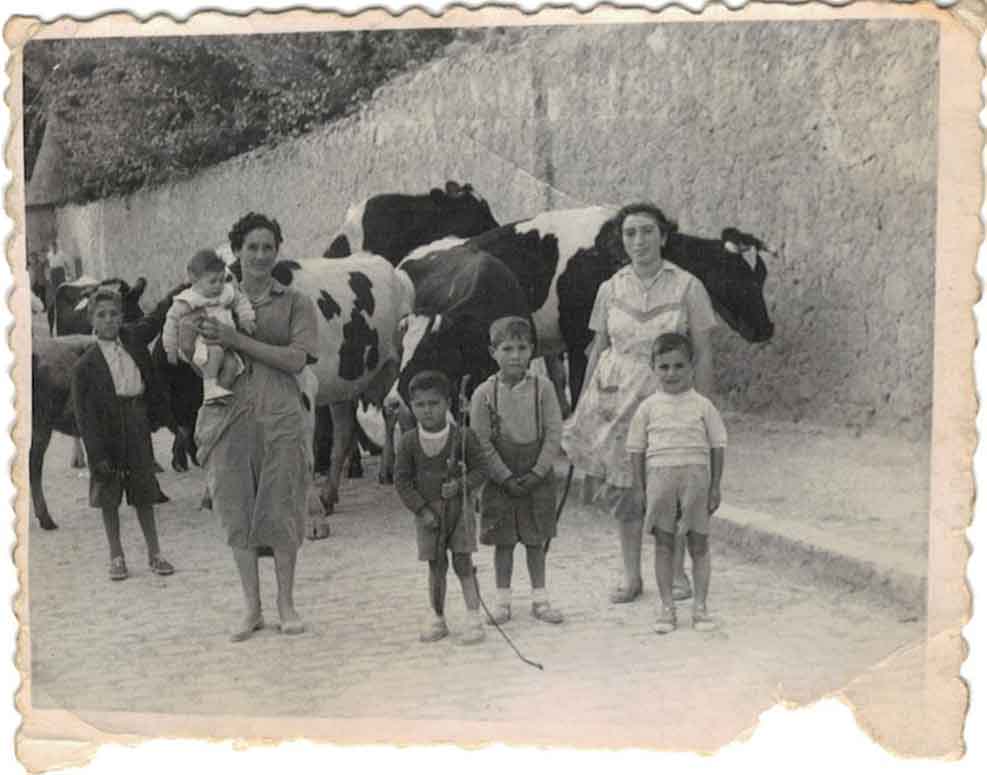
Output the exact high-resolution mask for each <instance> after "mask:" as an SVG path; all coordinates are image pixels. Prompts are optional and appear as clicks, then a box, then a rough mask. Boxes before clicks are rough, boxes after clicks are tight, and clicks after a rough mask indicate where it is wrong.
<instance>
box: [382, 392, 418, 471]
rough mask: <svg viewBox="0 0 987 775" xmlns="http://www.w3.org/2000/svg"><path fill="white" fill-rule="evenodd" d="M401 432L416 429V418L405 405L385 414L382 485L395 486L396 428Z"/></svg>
mask: <svg viewBox="0 0 987 775" xmlns="http://www.w3.org/2000/svg"><path fill="white" fill-rule="evenodd" d="M395 424H397V427H398V428H399V429H400V430H401V433H405V432H407V431H410V430H411V429H412V428H414V427H415V416H414V415H413V414H412V413H411V410H409V409H408V408H407V407H405V405H404V404H403V403H401V404H398V405H397V406H396V407H392V408H391V409H390V410H389V411H385V412H384V426H385V431H386V434H387V438H385V439H384V451H383V452H382V453H381V459H380V476H379V479H380V483H381V484H394V455H395V450H394V426H395Z"/></svg>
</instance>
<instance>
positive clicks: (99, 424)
mask: <svg viewBox="0 0 987 775" xmlns="http://www.w3.org/2000/svg"><path fill="white" fill-rule="evenodd" d="M89 318H90V321H91V322H92V326H93V333H94V334H95V335H96V343H95V344H93V345H92V346H91V347H90V348H89V349H88V350H86V352H85V353H83V355H82V357H81V358H80V359H79V362H78V363H77V364H76V366H75V369H74V370H73V372H72V403H73V407H74V410H75V417H76V423H77V424H78V426H79V431H80V435H81V436H82V441H83V443H84V444H85V445H86V452H87V454H88V458H89V471H90V478H89V505H90V506H93V507H95V508H98V509H100V510H101V511H102V513H103V527H104V528H105V530H106V538H107V541H108V542H109V545H110V579H112V580H113V581H121V580H123V579H125V578H127V575H128V574H127V563H126V561H125V560H124V556H123V547H122V546H121V544H120V513H119V509H120V503H121V501H122V500H123V496H124V493H126V495H127V503H129V504H130V505H131V506H133V507H134V508H135V509H136V511H137V519H138V521H139V522H140V526H141V530H142V531H143V533H144V540H145V542H146V543H147V554H148V562H149V563H150V566H151V571H152V572H154V573H156V574H158V575H159V576H167V575H170V574H172V573H174V572H175V569H174V568H173V567H172V565H171V563H169V562H168V561H167V560H165V559H164V558H163V557H162V556H161V549H160V547H159V545H158V531H157V526H156V525H155V522H154V504H155V503H157V502H158V501H159V499H160V489H159V488H158V480H157V477H156V476H155V474H154V451H153V449H152V447H151V427H152V425H153V424H154V423H155V422H157V424H159V425H171V424H172V423H171V422H170V416H169V412H168V408H167V402H166V401H165V397H164V394H163V393H162V392H161V390H160V389H159V386H158V385H157V383H156V382H155V380H154V374H153V371H152V369H151V359H150V355H149V354H148V352H147V341H145V340H147V339H149V338H150V337H149V336H148V335H151V336H153V335H154V334H156V333H157V332H156V330H153V327H149V326H144V327H142V326H141V324H135V325H134V326H128V327H125V328H121V323H122V320H123V317H122V302H121V299H120V296H119V295H118V294H117V293H116V292H114V291H111V290H106V289H101V290H97V291H96V293H94V294H93V296H92V298H91V299H90V301H89ZM145 328H146V329H147V331H145V330H144V329H145Z"/></svg>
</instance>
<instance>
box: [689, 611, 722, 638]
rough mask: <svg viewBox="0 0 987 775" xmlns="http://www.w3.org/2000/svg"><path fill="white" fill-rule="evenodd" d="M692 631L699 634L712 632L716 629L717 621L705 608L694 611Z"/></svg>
mask: <svg viewBox="0 0 987 775" xmlns="http://www.w3.org/2000/svg"><path fill="white" fill-rule="evenodd" d="M692 629H694V630H696V631H697V632H711V631H713V630H715V629H716V621H715V620H714V619H713V617H712V616H710V615H709V614H708V613H707V612H706V609H705V608H693V609H692Z"/></svg>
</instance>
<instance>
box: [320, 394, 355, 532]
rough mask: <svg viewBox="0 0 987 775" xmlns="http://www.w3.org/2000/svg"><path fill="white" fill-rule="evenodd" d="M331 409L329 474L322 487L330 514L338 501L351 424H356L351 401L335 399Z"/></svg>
mask: <svg viewBox="0 0 987 775" xmlns="http://www.w3.org/2000/svg"><path fill="white" fill-rule="evenodd" d="M329 408H330V409H331V411H332V461H331V464H330V466H329V476H328V477H327V479H326V483H325V485H324V486H323V489H322V504H323V506H325V509H326V513H327V514H332V513H333V511H334V510H335V508H336V504H337V503H338V502H339V483H340V480H341V479H342V474H343V465H344V463H345V462H346V456H347V454H348V452H349V450H350V445H351V444H352V443H353V426H354V425H355V424H356V411H355V408H354V404H353V402H352V401H335V402H333V403H332V404H330V407H329Z"/></svg>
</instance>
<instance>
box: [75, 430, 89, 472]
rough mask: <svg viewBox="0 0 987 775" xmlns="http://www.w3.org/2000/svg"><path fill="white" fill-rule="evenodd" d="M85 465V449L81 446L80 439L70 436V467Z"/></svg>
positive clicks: (82, 466)
mask: <svg viewBox="0 0 987 775" xmlns="http://www.w3.org/2000/svg"><path fill="white" fill-rule="evenodd" d="M85 467H86V449H85V447H83V446H82V439H80V438H78V437H75V436H74V437H73V438H72V468H85Z"/></svg>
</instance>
